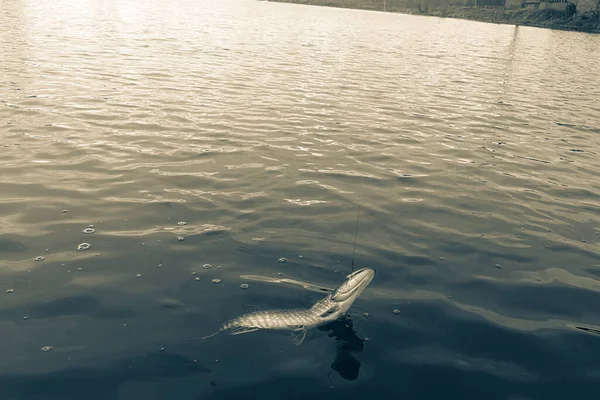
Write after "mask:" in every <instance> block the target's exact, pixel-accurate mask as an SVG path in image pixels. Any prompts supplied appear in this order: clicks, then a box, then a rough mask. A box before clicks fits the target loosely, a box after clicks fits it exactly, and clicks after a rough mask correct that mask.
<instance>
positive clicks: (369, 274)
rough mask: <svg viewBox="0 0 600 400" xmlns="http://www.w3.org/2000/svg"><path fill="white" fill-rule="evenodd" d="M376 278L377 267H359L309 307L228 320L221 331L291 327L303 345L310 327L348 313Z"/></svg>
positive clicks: (248, 330)
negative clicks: (329, 292) (375, 268)
mask: <svg viewBox="0 0 600 400" xmlns="http://www.w3.org/2000/svg"><path fill="white" fill-rule="evenodd" d="M374 277H375V270H373V269H370V268H363V269H360V270H357V271H355V272H353V273H351V274H350V275H348V276H347V277H346V280H345V281H344V282H343V283H342V284H341V285H340V286H338V287H337V288H336V289H335V290H334V291H333V292H332V293H331V294H329V295H328V296H327V297H325V298H324V299H322V300H320V301H318V302H317V303H316V304H315V305H313V306H312V307H311V308H309V309H291V310H264V311H255V312H251V313H248V314H245V315H242V316H240V317H237V318H235V319H233V320H231V321H229V322H226V323H225V324H223V326H222V327H221V329H220V330H219V332H221V331H225V330H227V331H229V333H230V334H232V335H239V334H242V333H248V332H254V331H257V330H259V329H273V330H289V331H290V332H292V341H293V342H294V343H295V344H301V343H302V341H304V338H305V336H306V330H307V329H310V328H314V327H317V326H320V325H324V324H326V323H329V322H332V321H335V320H336V319H338V318H339V317H340V316H342V315H344V314H345V313H346V312H347V311H348V309H349V308H350V307H351V306H352V304H353V303H354V301H355V300H356V298H357V297H358V296H359V295H360V294H361V293H362V291H363V290H364V289H365V288H366V287H367V286H368V285H369V283H371V281H372V280H373V278H374ZM217 333H218V332H217ZM211 336H213V335H211ZM207 337H210V336H207Z"/></svg>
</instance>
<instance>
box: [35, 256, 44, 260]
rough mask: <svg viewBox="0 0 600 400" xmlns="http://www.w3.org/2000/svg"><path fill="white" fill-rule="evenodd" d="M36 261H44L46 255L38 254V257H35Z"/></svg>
mask: <svg viewBox="0 0 600 400" xmlns="http://www.w3.org/2000/svg"><path fill="white" fill-rule="evenodd" d="M35 261H44V257H42V256H37V257H36V258H35Z"/></svg>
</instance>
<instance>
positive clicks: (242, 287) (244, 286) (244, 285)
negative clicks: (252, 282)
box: [240, 283, 250, 290]
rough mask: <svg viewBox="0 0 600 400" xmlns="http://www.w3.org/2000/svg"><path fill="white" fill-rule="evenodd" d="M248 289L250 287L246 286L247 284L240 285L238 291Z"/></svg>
mask: <svg viewBox="0 0 600 400" xmlns="http://www.w3.org/2000/svg"><path fill="white" fill-rule="evenodd" d="M249 287H250V286H248V284H247V283H242V284H241V285H240V289H242V290H246V289H248V288H249Z"/></svg>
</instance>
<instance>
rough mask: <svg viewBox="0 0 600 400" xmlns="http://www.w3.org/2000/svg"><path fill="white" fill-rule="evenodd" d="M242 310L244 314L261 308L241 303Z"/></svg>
mask: <svg viewBox="0 0 600 400" xmlns="http://www.w3.org/2000/svg"><path fill="white" fill-rule="evenodd" d="M242 311H244V314H250V313H253V312H258V311H261V308H260V307H259V306H255V305H254V304H242Z"/></svg>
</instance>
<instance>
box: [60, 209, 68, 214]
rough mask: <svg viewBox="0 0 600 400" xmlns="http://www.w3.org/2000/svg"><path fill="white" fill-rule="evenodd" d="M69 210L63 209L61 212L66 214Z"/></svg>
mask: <svg viewBox="0 0 600 400" xmlns="http://www.w3.org/2000/svg"><path fill="white" fill-rule="evenodd" d="M68 212H69V210H62V211H61V213H62V214H66V213H68Z"/></svg>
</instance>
